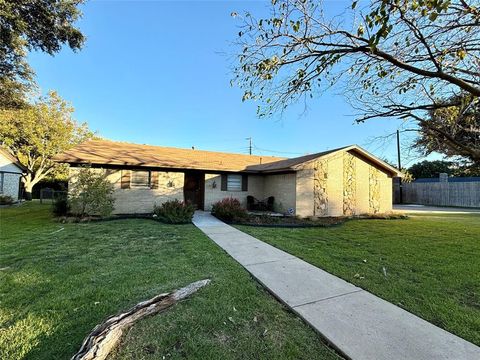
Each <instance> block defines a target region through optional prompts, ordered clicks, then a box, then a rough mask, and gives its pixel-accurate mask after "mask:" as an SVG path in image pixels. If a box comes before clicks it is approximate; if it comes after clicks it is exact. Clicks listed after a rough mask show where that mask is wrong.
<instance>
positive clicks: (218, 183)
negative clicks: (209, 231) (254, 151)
mask: <svg viewBox="0 0 480 360" xmlns="http://www.w3.org/2000/svg"><path fill="white" fill-rule="evenodd" d="M214 184H215V185H214ZM263 194H264V180H263V177H262V176H258V175H248V191H222V177H221V175H220V174H206V175H205V210H207V211H209V210H211V209H212V205H213V204H214V203H216V202H217V201H220V200H222V199H224V198H227V197H233V198H235V199H238V200H239V201H240V202H241V203H242V205H243V206H244V207H246V206H247V196H248V195H251V196H253V197H255V198H257V199H263V197H264V195H263Z"/></svg>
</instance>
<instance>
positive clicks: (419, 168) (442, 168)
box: [408, 160, 455, 179]
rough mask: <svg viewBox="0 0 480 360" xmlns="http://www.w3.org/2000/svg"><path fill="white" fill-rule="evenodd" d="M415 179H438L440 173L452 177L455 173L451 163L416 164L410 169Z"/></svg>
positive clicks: (426, 161)
mask: <svg viewBox="0 0 480 360" xmlns="http://www.w3.org/2000/svg"><path fill="white" fill-rule="evenodd" d="M408 171H409V172H410V173H411V174H412V176H413V177H414V178H415V179H421V178H436V177H438V175H439V174H440V173H445V174H448V175H452V174H453V173H454V171H455V169H454V164H453V163H452V162H451V161H444V160H435V161H428V160H425V161H422V162H419V163H416V164H414V165H412V166H410V168H409V169H408Z"/></svg>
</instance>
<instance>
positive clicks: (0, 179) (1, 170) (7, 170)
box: [0, 146, 26, 201]
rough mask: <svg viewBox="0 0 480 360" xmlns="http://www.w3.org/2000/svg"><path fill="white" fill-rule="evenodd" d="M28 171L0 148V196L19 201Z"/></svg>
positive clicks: (5, 150)
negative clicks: (24, 177) (24, 175)
mask: <svg viewBox="0 0 480 360" xmlns="http://www.w3.org/2000/svg"><path fill="white" fill-rule="evenodd" d="M25 171H26V169H25V167H24V166H23V165H21V164H20V163H19V162H18V159H17V158H16V157H15V156H13V155H12V154H10V152H9V151H8V150H7V149H4V148H3V147H1V146H0V195H2V196H10V197H11V198H12V199H13V201H18V200H19V199H20V194H21V184H22V182H21V178H22V174H23V173H24V172H25Z"/></svg>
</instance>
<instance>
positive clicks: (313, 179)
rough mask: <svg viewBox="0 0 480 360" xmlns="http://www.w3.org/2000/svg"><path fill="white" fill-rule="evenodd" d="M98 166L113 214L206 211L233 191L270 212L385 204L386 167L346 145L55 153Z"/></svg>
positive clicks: (88, 146) (388, 199)
mask: <svg viewBox="0 0 480 360" xmlns="http://www.w3.org/2000/svg"><path fill="white" fill-rule="evenodd" d="M55 160H56V161H58V162H63V163H69V164H70V165H71V168H70V174H71V176H70V182H69V185H70V186H69V187H71V186H72V185H73V184H74V182H75V173H76V172H77V171H78V167H79V166H82V165H89V166H91V167H92V168H95V169H97V170H96V171H101V172H104V173H105V175H106V176H107V178H108V179H109V180H110V181H111V182H112V183H113V184H114V188H115V199H116V200H115V210H114V213H117V214H121V213H148V212H151V211H152V209H153V206H154V205H155V204H157V205H158V204H160V203H162V202H165V201H167V200H172V199H178V200H181V201H184V200H185V201H190V202H192V203H194V204H195V205H196V206H197V207H198V208H200V209H205V210H210V209H211V207H212V204H213V203H215V202H216V201H219V200H221V199H223V198H225V197H234V198H237V199H239V200H240V201H241V202H242V204H244V205H246V198H247V196H248V195H251V196H254V197H255V198H257V199H265V198H267V197H270V196H274V198H275V210H276V211H279V212H285V213H290V214H295V215H299V216H340V215H352V214H363V213H381V212H388V211H390V210H391V209H392V177H393V176H398V172H397V170H396V169H395V168H393V167H392V166H390V165H388V164H386V163H385V162H383V161H381V160H380V159H378V158H377V157H375V156H373V155H371V154H369V153H368V152H367V151H365V150H363V149H362V148H360V147H359V146H356V145H352V146H346V147H343V148H339V149H335V150H329V151H325V152H321V153H318V154H311V155H306V156H301V157H297V158H291V159H285V158H278V157H270V156H254V155H241V154H229V153H220V152H211V151H200V150H193V149H192V150H190V149H177V148H167V147H160V146H150V145H137V144H129V143H123V142H113V141H106V140H89V141H87V142H85V143H83V144H80V145H78V146H76V147H75V148H73V149H71V150H69V151H66V152H64V153H62V154H59V155H57V156H56V157H55Z"/></svg>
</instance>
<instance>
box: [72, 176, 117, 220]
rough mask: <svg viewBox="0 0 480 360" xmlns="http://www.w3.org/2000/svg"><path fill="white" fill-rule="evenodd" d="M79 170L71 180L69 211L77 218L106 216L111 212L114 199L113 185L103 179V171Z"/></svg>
mask: <svg viewBox="0 0 480 360" xmlns="http://www.w3.org/2000/svg"><path fill="white" fill-rule="evenodd" d="M100 170H101V171H95V170H94V169H90V168H88V167H84V168H81V169H80V170H79V171H78V172H77V174H76V176H75V177H73V179H72V189H71V191H70V194H69V196H70V199H69V200H70V203H71V206H70V209H71V211H72V213H74V214H75V215H77V216H80V217H84V216H92V215H100V216H108V215H110V214H111V213H112V211H113V204H114V202H115V198H114V197H113V184H112V183H111V182H110V181H108V180H107V179H106V177H105V173H104V171H102V169H100Z"/></svg>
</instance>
